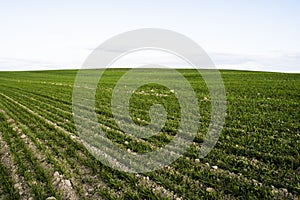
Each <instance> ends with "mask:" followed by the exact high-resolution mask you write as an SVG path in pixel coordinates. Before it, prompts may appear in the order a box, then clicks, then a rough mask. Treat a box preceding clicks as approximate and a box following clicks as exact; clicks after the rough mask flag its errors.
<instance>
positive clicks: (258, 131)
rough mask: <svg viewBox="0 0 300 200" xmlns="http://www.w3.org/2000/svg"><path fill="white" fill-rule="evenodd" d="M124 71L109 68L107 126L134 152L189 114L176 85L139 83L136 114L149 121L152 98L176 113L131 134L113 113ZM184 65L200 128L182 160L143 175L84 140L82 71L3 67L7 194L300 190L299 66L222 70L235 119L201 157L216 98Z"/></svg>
mask: <svg viewBox="0 0 300 200" xmlns="http://www.w3.org/2000/svg"><path fill="white" fill-rule="evenodd" d="M125 72H126V69H113V70H112V69H111V70H107V71H106V72H105V74H104V75H103V77H102V79H101V81H100V82H99V85H98V89H97V95H96V97H97V101H96V105H95V106H96V109H95V110H96V112H97V117H98V121H99V123H100V126H101V127H102V128H103V130H105V132H106V134H107V137H108V138H109V139H110V140H111V141H113V142H114V143H115V144H117V145H118V146H119V147H120V148H122V149H125V150H128V151H130V152H149V151H153V150H155V149H156V148H158V147H163V146H164V145H166V144H167V143H169V142H170V141H171V140H172V138H173V136H174V134H176V131H177V129H178V123H179V121H180V112H179V109H180V106H179V104H178V103H176V99H175V97H174V94H172V92H170V91H168V90H167V89H166V88H165V87H162V86H159V85H155V84H152V85H145V86H143V87H141V88H139V89H138V90H136V91H135V94H134V95H133V96H132V98H131V102H130V105H131V107H130V112H131V113H130V114H131V117H132V119H133V120H134V122H136V123H137V124H140V125H147V124H148V123H149V120H150V118H149V116H148V115H147V112H148V110H149V108H150V106H151V105H152V104H153V103H162V104H163V105H164V106H165V108H166V110H167V111H168V114H167V122H166V124H165V126H164V127H163V129H162V130H161V132H160V133H159V134H158V135H155V136H152V137H149V138H147V139H137V138H134V137H132V136H130V135H127V134H124V132H123V131H122V130H121V129H120V128H119V127H118V126H117V125H116V123H115V121H114V120H113V117H112V113H111V110H110V97H111V95H112V91H113V88H114V86H115V84H116V82H117V81H118V79H119V78H120V77H121V76H122V75H123V74H124V73H125ZM179 72H180V73H182V74H183V75H184V77H185V78H186V79H187V80H188V81H189V82H190V84H191V86H192V87H193V89H194V91H195V92H196V95H197V98H198V104H199V106H200V115H201V120H200V126H199V129H198V134H197V136H196V138H195V139H194V142H193V144H192V145H191V147H190V148H189V150H188V151H187V152H186V153H185V154H184V155H183V156H181V157H180V158H179V159H178V160H177V161H176V162H174V163H172V164H171V165H170V166H168V167H164V168H163V169H159V170H156V171H154V172H149V173H140V174H134V173H126V172H122V171H117V170H114V169H112V168H110V167H108V166H106V165H104V164H102V163H101V162H100V161H98V160H96V159H95V158H94V157H93V156H92V155H91V154H90V153H89V151H87V149H86V148H85V147H84V145H83V144H82V143H81V141H80V138H79V137H78V134H77V132H76V128H75V125H74V119H73V114H72V91H73V84H74V80H75V78H76V73H77V71H75V70H74V71H73V70H68V71H37V72H0V147H1V148H0V158H1V162H0V199H46V198H48V197H55V198H56V199H274V198H275V199H276V198H278V199H299V198H300V74H281V73H267V72H246V71H221V75H222V78H223V81H224V84H225V88H226V95H227V107H228V108H227V115H226V122H225V125H224V127H223V131H222V135H221V137H220V139H219V141H218V142H217V144H216V146H215V147H214V148H213V150H212V151H211V152H210V153H209V154H208V156H206V157H205V158H201V159H199V157H198V154H199V149H200V146H201V143H202V142H203V138H204V136H205V134H206V132H207V129H208V125H209V122H210V114H211V106H210V105H211V104H210V97H209V94H208V90H207V87H206V85H205V83H204V81H203V80H202V79H201V77H200V76H199V74H197V73H196V71H194V70H179ZM174 102H175V103H174ZM83 118H84V116H83ZM83 120H89V119H83Z"/></svg>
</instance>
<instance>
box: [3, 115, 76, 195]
mask: <svg viewBox="0 0 300 200" xmlns="http://www.w3.org/2000/svg"><path fill="white" fill-rule="evenodd" d="M0 112H1V113H2V114H3V115H4V117H5V118H6V120H7V122H8V123H9V124H10V126H11V127H12V128H13V130H14V131H15V132H17V134H18V135H19V136H20V138H21V139H22V140H23V141H24V142H25V143H26V144H27V146H28V148H29V149H30V151H31V152H33V153H34V155H35V157H36V158H37V160H39V163H40V164H41V166H42V167H43V168H44V169H48V170H49V171H51V172H52V175H53V179H52V185H53V187H54V188H56V189H57V190H59V191H60V192H61V194H62V197H63V199H69V200H78V199H79V197H78V196H77V194H76V192H75V190H74V189H73V187H72V185H70V184H69V183H70V181H69V180H67V179H64V177H63V176H61V175H59V174H57V173H58V172H55V170H54V168H53V167H52V166H51V165H50V164H49V163H46V160H47V158H46V156H45V155H44V154H43V153H42V152H40V150H38V149H37V147H36V146H35V144H34V143H33V142H32V141H31V140H30V139H29V138H28V136H27V135H25V134H24V133H23V131H22V130H21V129H20V128H19V127H18V125H17V123H16V122H15V121H14V119H12V118H11V117H10V116H9V115H8V114H7V113H6V112H5V111H4V110H2V109H0Z"/></svg>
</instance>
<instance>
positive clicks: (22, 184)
mask: <svg viewBox="0 0 300 200" xmlns="http://www.w3.org/2000/svg"><path fill="white" fill-rule="evenodd" d="M0 112H1V113H2V110H0ZM0 147H1V148H0V155H2V156H1V163H2V164H3V165H4V166H5V167H6V169H8V172H9V174H10V176H11V180H12V181H13V184H14V188H15V190H16V191H17V192H18V194H19V195H20V199H22V200H26V199H29V198H32V197H33V195H32V193H31V192H30V188H29V187H28V185H27V183H26V181H25V178H24V177H23V176H20V175H19V174H18V166H17V165H15V163H14V160H13V158H12V156H11V155H10V153H9V152H10V150H9V146H8V144H7V143H6V142H5V140H4V139H3V137H2V133H1V132H0Z"/></svg>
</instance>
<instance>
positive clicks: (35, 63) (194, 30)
mask: <svg viewBox="0 0 300 200" xmlns="http://www.w3.org/2000/svg"><path fill="white" fill-rule="evenodd" d="M299 19H300V1H297V0H295V1H292V0H281V1H277V0H265V1H261V0H252V1H246V0H235V1H234V0H224V1H216V0H211V1H208V0H207V1H201V0H187V1H179V0H178V1H177V0H151V1H149V0H127V1H121V0H119V1H116V0H110V1H102V0H98V1H90V0H86V1H75V0H73V1H68V0H65V1H64V0H60V1H56V0H53V1H33V0H27V1H15V0H11V1H4V0H0V70H3V71H7V70H9V71H12V70H13V71H14V70H48V69H72V68H80V66H81V65H82V64H83V62H84V61H85V59H86V58H87V57H88V55H89V54H90V53H91V52H92V51H93V50H94V49H95V48H97V47H98V46H99V45H100V44H101V43H103V42H104V41H106V40H107V39H109V38H111V37H113V36H115V35H118V34H120V33H123V32H126V31H130V30H134V29H140V28H162V29H168V30H172V31H176V32H178V33H181V34H183V35H185V36H187V37H189V38H190V39H192V40H193V41H195V42H197V43H198V44H199V45H200V46H201V47H202V48H203V49H204V50H205V51H206V52H207V53H208V55H209V56H210V58H211V59H212V60H213V62H214V63H215V65H216V67H217V68H219V69H240V70H257V71H275V72H296V73H300V20H299Z"/></svg>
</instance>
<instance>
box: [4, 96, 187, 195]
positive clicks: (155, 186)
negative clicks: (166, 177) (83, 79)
mask: <svg viewBox="0 0 300 200" xmlns="http://www.w3.org/2000/svg"><path fill="white" fill-rule="evenodd" d="M0 95H2V96H4V97H5V98H6V99H8V100H10V101H11V102H13V103H15V104H17V105H18V106H20V107H21V108H23V109H24V110H26V111H28V112H29V113H31V114H32V115H34V116H36V117H38V118H40V119H42V120H44V121H45V122H46V123H48V124H49V125H51V126H53V127H54V128H55V129H57V130H59V131H61V132H63V133H64V134H66V135H69V136H70V137H71V138H72V139H73V140H74V141H76V142H78V143H80V144H84V146H85V145H86V146H89V148H91V149H93V148H94V147H91V146H90V145H89V144H86V143H85V142H84V141H82V140H81V139H80V138H79V137H78V136H75V135H74V134H73V133H70V132H68V131H66V130H65V129H63V128H61V127H60V126H58V125H57V124H55V123H53V122H52V121H50V120H48V119H46V118H44V117H43V116H41V115H39V114H38V113H36V112H34V111H32V110H31V109H29V108H27V107H26V106H24V105H22V104H20V103H19V102H17V101H15V100H14V99H12V98H10V97H8V96H7V95H5V94H3V93H0ZM105 155H106V156H107V157H106V158H110V159H111V162H114V163H119V162H118V161H117V160H116V159H115V158H112V157H111V156H109V155H107V154H105ZM119 164H120V165H122V164H121V163H119ZM122 167H125V168H127V167H126V166H122ZM138 179H139V181H138V184H139V186H144V183H145V180H146V182H147V184H148V185H151V186H152V187H153V188H152V191H156V192H158V191H163V193H162V196H161V198H171V199H182V197H179V195H178V194H175V192H174V191H170V190H168V189H166V188H165V187H164V186H161V185H158V184H157V183H156V182H155V181H153V180H151V179H149V177H146V176H143V175H140V176H138ZM132 192H134V191H132ZM156 192H155V193H156Z"/></svg>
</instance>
